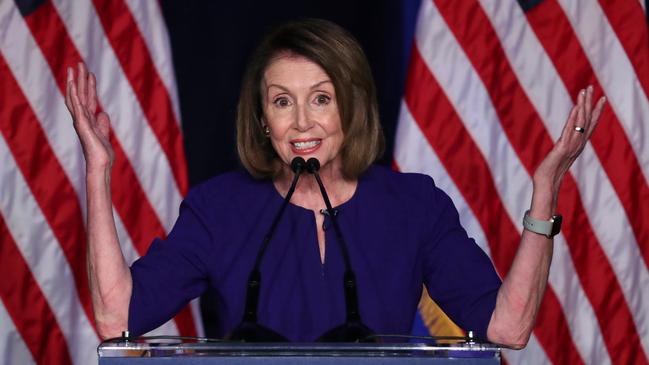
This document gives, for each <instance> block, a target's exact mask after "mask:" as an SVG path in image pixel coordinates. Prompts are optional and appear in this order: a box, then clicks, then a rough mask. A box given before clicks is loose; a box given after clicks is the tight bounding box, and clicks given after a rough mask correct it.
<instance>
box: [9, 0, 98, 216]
mask: <svg viewBox="0 0 649 365" xmlns="http://www.w3.org/2000/svg"><path fill="white" fill-rule="evenodd" d="M0 16H1V18H0V29H5V30H6V31H5V32H2V33H0V53H1V54H2V56H3V57H4V58H5V60H6V62H7V65H8V66H9V68H10V69H11V73H12V74H13V77H14V78H15V79H16V81H17V83H18V85H19V86H20V88H21V90H22V91H23V93H24V94H25V96H26V98H27V101H28V102H29V105H30V106H31V108H32V111H33V112H34V115H36V117H37V118H38V122H39V123H40V124H41V127H42V128H43V132H44V133H45V135H46V137H47V139H48V142H49V145H50V147H52V150H53V151H54V154H55V156H56V158H57V159H58V160H59V162H60V165H61V167H62V168H63V171H64V172H65V174H66V176H67V178H68V180H69V181H70V183H71V184H72V187H73V189H74V190H75V192H76V193H77V196H78V197H79V201H80V202H85V201H86V191H85V185H84V180H85V176H84V171H85V161H84V160H83V154H82V152H81V144H80V143H79V139H78V138H77V136H76V134H75V132H74V128H72V120H71V118H70V113H69V112H68V110H67V107H66V106H65V104H64V99H63V97H62V96H61V97H59V96H60V95H61V93H60V91H59V89H58V86H57V84H56V81H55V80H54V78H53V76H52V73H51V71H50V67H49V65H48V63H47V62H46V61H45V58H44V56H43V53H42V52H41V50H40V48H39V47H38V45H37V44H36V41H35V40H34V38H33V37H32V34H31V32H30V31H29V29H28V28H27V25H26V24H25V21H24V18H23V17H22V15H21V14H20V12H19V11H18V9H17V8H16V7H15V3H14V2H13V1H4V2H2V3H0ZM25 55H29V56H28V57H25ZM53 95H55V96H57V97H52V96H53ZM80 206H81V210H82V214H83V217H84V219H85V217H86V206H85V204H80Z"/></svg>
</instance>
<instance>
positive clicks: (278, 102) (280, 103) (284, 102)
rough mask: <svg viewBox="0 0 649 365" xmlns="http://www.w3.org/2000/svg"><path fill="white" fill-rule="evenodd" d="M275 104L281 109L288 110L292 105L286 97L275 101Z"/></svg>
mask: <svg viewBox="0 0 649 365" xmlns="http://www.w3.org/2000/svg"><path fill="white" fill-rule="evenodd" d="M273 104H275V106H277V107H279V108H286V107H287V106H290V105H291V102H290V101H289V100H288V98H286V97H283V96H282V97H279V98H277V99H275V100H273Z"/></svg>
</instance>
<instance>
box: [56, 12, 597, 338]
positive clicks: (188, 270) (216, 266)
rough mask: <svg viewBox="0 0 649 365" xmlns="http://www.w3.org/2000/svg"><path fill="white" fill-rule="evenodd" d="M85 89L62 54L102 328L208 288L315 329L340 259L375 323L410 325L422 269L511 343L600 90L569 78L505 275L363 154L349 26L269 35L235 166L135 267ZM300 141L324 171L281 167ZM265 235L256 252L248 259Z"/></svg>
mask: <svg viewBox="0 0 649 365" xmlns="http://www.w3.org/2000/svg"><path fill="white" fill-rule="evenodd" d="M95 88H96V80H95V77H94V76H93V74H92V73H88V72H87V71H86V69H85V67H84V65H79V68H78V72H77V73H76V75H75V72H73V71H72V70H69V76H68V85H67V95H66V104H67V106H68V108H69V110H70V113H71V114H72V119H73V121H74V127H75V129H76V131H77V134H78V136H79V139H80V141H81V144H82V147H83V151H84V156H85V159H86V166H87V169H86V171H87V172H86V174H87V175H86V182H87V196H88V247H89V249H88V265H89V269H90V270H89V271H90V285H91V293H92V299H93V305H94V312H95V317H96V321H97V328H98V330H99V333H100V335H101V336H102V337H109V336H117V335H119V334H120V333H121V331H123V330H126V329H129V330H130V331H131V333H133V334H141V333H144V332H146V331H149V330H151V329H153V328H155V327H157V326H159V325H160V324H162V323H164V322H165V321H167V320H168V319H170V318H171V317H172V316H173V315H174V314H175V313H176V312H177V311H179V310H180V308H182V307H183V306H184V305H185V304H186V303H187V302H188V301H189V300H191V299H193V298H195V297H197V296H200V295H201V294H202V293H203V292H204V291H205V290H206V289H208V288H209V287H211V288H212V289H213V290H214V291H215V293H216V296H217V298H218V299H217V302H216V308H215V310H216V312H217V313H218V324H217V327H218V329H219V331H220V332H221V333H222V334H223V335H225V334H227V333H230V332H231V331H232V330H233V329H235V328H237V325H238V324H239V323H240V322H241V318H242V317H244V318H245V316H244V312H245V310H244V308H246V309H249V304H250V301H251V300H252V301H253V302H254V304H255V307H254V308H255V311H256V313H254V316H253V317H254V319H255V320H256V321H258V322H259V324H260V325H263V328H265V329H269V330H271V331H272V332H273V333H279V334H281V335H282V336H284V337H285V338H287V339H289V340H293V341H313V340H315V339H316V338H318V337H319V336H320V335H322V334H323V333H325V332H326V331H327V330H330V329H331V328H332V327H334V326H336V325H338V324H340V323H344V322H345V313H346V309H349V308H348V307H349V293H348V292H346V290H347V287H345V288H343V285H342V283H343V278H344V277H345V280H347V276H346V273H347V269H348V265H347V263H348V262H349V263H350V265H351V266H352V267H353V268H354V271H355V277H354V280H355V283H354V285H355V287H357V298H356V297H355V295H356V294H355V293H354V298H352V299H357V302H354V303H353V304H354V305H357V307H358V313H359V315H358V316H357V318H356V319H358V320H360V318H361V316H360V314H362V322H363V323H364V324H365V325H367V327H369V328H371V329H372V330H373V331H375V332H376V333H384V334H406V333H408V331H410V328H411V325H412V320H413V318H414V315H415V311H416V309H417V303H418V301H419V298H420V295H421V292H422V284H423V285H425V286H426V287H427V289H428V293H429V294H430V295H431V297H432V298H433V299H434V300H435V301H436V302H437V303H438V304H439V305H440V307H441V308H442V309H443V310H444V311H445V312H446V313H447V314H448V315H449V316H450V317H451V318H452V319H453V320H454V321H455V322H456V323H457V324H458V325H459V326H460V327H462V328H464V329H466V330H473V331H474V332H475V334H476V336H477V337H479V338H482V339H487V340H489V341H492V342H496V343H501V344H505V345H509V346H512V347H515V348H520V347H523V346H525V344H526V343H527V341H528V339H529V336H530V333H531V331H532V328H533V325H534V321H535V317H536V314H537V311H538V308H539V305H540V302H541V298H542V297H543V293H544V291H545V287H546V284H547V278H548V271H549V267H550V262H551V258H552V247H553V241H552V237H553V236H554V235H555V234H556V233H558V231H559V229H560V224H561V219H560V216H558V215H556V212H555V207H556V206H557V199H558V193H559V187H560V185H561V181H562V179H563V176H564V174H565V173H566V172H567V171H568V169H569V168H570V166H571V164H572V163H573V162H574V161H575V159H576V158H577V157H578V156H579V154H580V153H581V151H582V149H583V148H584V145H585V144H586V142H587V141H588V138H589V137H590V135H591V133H592V132H593V130H594V128H595V126H596V125H597V121H598V119H599V116H600V114H601V112H602V108H603V107H604V102H605V101H604V99H603V98H602V99H600V100H598V101H597V103H595V105H594V106H593V100H592V98H593V90H592V88H591V87H589V88H587V89H585V90H582V91H581V92H580V94H579V97H578V102H577V105H576V106H575V107H574V108H573V109H572V111H571V112H570V115H569V116H568V119H567V122H566V124H565V127H564V129H563V133H562V135H561V137H560V138H559V140H558V141H557V142H556V144H555V146H554V148H553V149H552V150H551V152H550V153H549V154H548V156H547V157H546V158H545V159H544V160H543V162H542V163H541V164H540V166H539V167H538V169H537V170H536V172H535V174H534V177H533V184H534V192H533V196H532V201H531V204H530V209H529V211H528V212H527V213H526V215H525V217H524V227H525V230H524V231H523V235H522V239H521V243H520V246H519V248H518V252H517V254H516V257H515V259H514V262H513V264H512V267H511V269H510V271H509V273H508V275H507V277H505V278H504V280H502V282H501V279H500V278H499V277H498V275H497V274H496V272H495V270H494V268H493V266H492V264H491V262H490V260H489V258H488V257H487V256H486V255H485V254H484V253H483V252H482V251H481V250H480V248H479V247H478V246H477V245H476V244H475V242H474V241H473V240H472V239H471V238H469V237H468V236H467V234H466V232H465V230H464V229H463V228H462V226H461V225H460V222H459V219H458V213H457V211H456V209H455V207H454V205H453V203H452V202H451V200H450V199H449V197H448V196H447V195H446V194H445V193H444V192H443V191H441V190H440V189H439V188H437V187H436V186H435V184H434V182H433V180H432V179H431V178H429V177H427V176H424V175H419V174H403V173H397V172H394V171H391V170H389V169H387V168H384V167H380V166H376V165H373V163H374V162H375V161H376V159H377V158H378V157H379V156H380V155H381V154H382V152H383V145H384V141H383V135H382V131H381V127H380V123H379V120H378V112H377V105H376V96H375V89H374V83H373V80H372V76H371V72H370V68H369V66H368V63H367V61H366V59H365V56H364V54H363V52H362V50H361V47H360V46H359V45H358V43H357V42H356V41H355V40H354V39H353V37H352V36H351V35H350V34H349V33H347V32H346V31H345V30H343V29H342V28H340V27H339V26H337V25H335V24H332V23H330V22H327V21H323V20H304V21H299V22H293V23H288V24H285V25H283V26H280V27H279V28H277V29H275V30H274V31H273V32H271V33H270V34H269V35H267V36H266V38H265V39H264V40H263V41H262V43H261V45H260V46H259V47H258V49H257V51H256V52H255V53H254V55H253V57H252V58H251V63H250V64H249V66H248V69H247V71H246V74H245V76H244V81H243V84H242V88H241V97H240V101H239V107H238V116H237V147H238V152H239V157H240V159H241V162H242V164H243V166H244V167H245V170H246V171H245V172H232V173H228V174H224V175H221V176H217V177H214V178H212V179H211V180H209V181H207V182H205V183H203V184H201V185H199V186H197V187H195V188H193V189H192V190H191V191H190V193H189V194H188V196H187V197H186V198H185V200H184V201H183V203H182V205H181V207H180V215H179V217H178V220H177V222H176V224H175V226H174V228H173V229H172V231H171V233H170V234H169V236H168V237H167V238H166V239H165V240H160V239H156V240H155V241H154V242H153V244H152V245H151V248H150V249H149V251H148V252H147V254H146V255H145V256H143V257H141V258H140V259H139V260H138V261H136V262H135V263H134V264H133V265H132V266H131V267H130V268H129V267H128V266H127V265H126V262H125V260H124V257H123V255H122V252H121V250H120V245H119V241H118V237H117V234H116V230H115V223H114V218H113V216H112V209H111V196H110V179H111V165H112V162H113V151H112V148H111V145H110V143H109V139H108V134H109V125H110V121H109V117H108V116H107V115H106V114H104V113H99V114H97V113H96V108H97V96H96V91H95ZM296 157H302V158H303V159H304V160H309V159H316V160H317V161H319V165H320V168H319V176H316V175H311V174H305V175H304V176H302V177H301V179H300V180H299V181H298V180H297V178H296V177H295V175H296V174H295V172H294V170H293V169H292V167H291V164H292V162H293V161H294V160H295V158H296ZM298 160H299V159H298ZM311 161H314V160H311ZM293 167H295V166H293ZM302 168H303V166H298V167H297V169H298V171H297V175H299V173H300V169H302ZM316 177H318V178H319V179H320V181H321V182H322V184H323V187H324V186H326V191H327V192H328V196H329V200H330V203H331V206H333V208H332V209H327V207H326V204H325V203H324V202H323V196H322V195H321V190H320V186H319V184H318V181H317V179H316ZM294 181H297V185H295V184H293V185H294V186H292V183H293V182H294ZM291 195H292V196H291ZM285 197H287V198H290V203H286V204H285V203H284V198H285ZM278 211H280V212H283V216H282V217H281V219H276V217H278V216H279V215H278V214H277V212H278ZM271 222H272V224H271ZM271 226H272V229H271V230H270V231H269V227H271ZM332 226H333V228H331V227H332ZM269 232H272V239H271V235H270V233H269ZM264 237H266V238H267V239H266V240H264ZM343 237H344V238H343ZM342 240H345V241H346V242H341V241H342ZM260 248H262V249H261V251H263V260H259V259H257V257H258V253H259V252H260ZM259 257H260V256H259ZM253 267H257V268H258V273H259V275H260V277H263V285H261V287H260V288H259V287H258V286H259V283H260V282H259V281H257V282H254V283H253V284H255V285H257V287H256V290H257V292H256V294H254V295H252V298H251V291H250V280H249V279H250V278H251V277H252V276H251V275H249V274H250V270H251V269H252V268H253ZM346 283H347V281H346ZM345 285H347V284H345ZM253 287H254V285H253ZM247 288H248V289H247ZM344 289H345V290H344ZM246 293H248V294H246ZM253 293H254V291H253ZM246 295H248V299H247V298H246ZM257 308H258V309H257ZM347 314H349V313H347Z"/></svg>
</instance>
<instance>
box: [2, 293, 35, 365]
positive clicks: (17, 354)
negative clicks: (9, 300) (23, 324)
mask: <svg viewBox="0 0 649 365" xmlns="http://www.w3.org/2000/svg"><path fill="white" fill-rule="evenodd" d="M0 354H2V358H1V360H3V361H5V364H34V363H36V362H35V361H34V358H33V357H32V354H31V352H29V349H28V348H27V345H25V342H24V341H23V339H22V337H20V334H19V333H18V330H16V327H15V325H14V323H13V321H12V319H11V316H9V313H7V309H6V308H5V307H4V304H3V303H2V301H1V300H0Z"/></svg>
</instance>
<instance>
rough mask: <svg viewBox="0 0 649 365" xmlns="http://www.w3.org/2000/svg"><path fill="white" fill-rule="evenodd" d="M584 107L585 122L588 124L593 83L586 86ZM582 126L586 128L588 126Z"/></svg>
mask: <svg viewBox="0 0 649 365" xmlns="http://www.w3.org/2000/svg"><path fill="white" fill-rule="evenodd" d="M584 107H585V108H586V110H585V114H584V118H585V122H586V123H587V124H590V117H591V112H592V110H593V85H588V88H586V105H584ZM583 127H584V128H586V129H588V128H587V127H588V126H583Z"/></svg>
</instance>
